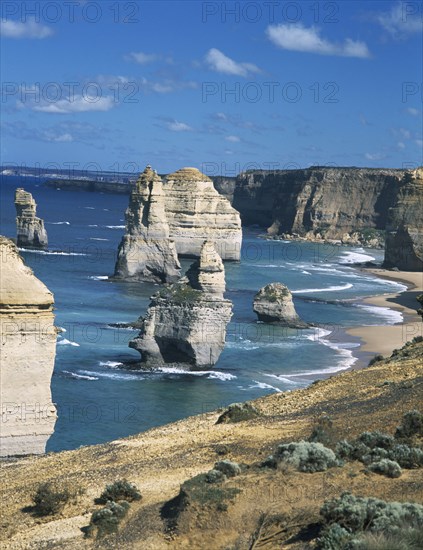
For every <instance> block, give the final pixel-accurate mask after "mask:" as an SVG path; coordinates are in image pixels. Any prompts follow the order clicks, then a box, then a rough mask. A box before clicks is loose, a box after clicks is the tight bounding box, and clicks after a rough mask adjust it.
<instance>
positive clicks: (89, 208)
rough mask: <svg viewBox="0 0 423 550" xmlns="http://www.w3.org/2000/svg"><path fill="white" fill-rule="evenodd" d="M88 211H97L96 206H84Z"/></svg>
mask: <svg viewBox="0 0 423 550" xmlns="http://www.w3.org/2000/svg"><path fill="white" fill-rule="evenodd" d="M84 208H85V209H86V210H95V207H94V206H84Z"/></svg>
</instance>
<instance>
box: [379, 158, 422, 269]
mask: <svg viewBox="0 0 423 550" xmlns="http://www.w3.org/2000/svg"><path fill="white" fill-rule="evenodd" d="M384 266H385V267H397V268H398V269H402V270H405V271H423V167H421V168H417V169H416V170H413V171H409V172H406V173H405V174H404V177H403V179H402V180H401V184H400V191H399V194H398V197H397V200H396V203H395V205H394V206H393V208H391V210H390V212H389V219H388V223H387V226H386V244H385V261H384Z"/></svg>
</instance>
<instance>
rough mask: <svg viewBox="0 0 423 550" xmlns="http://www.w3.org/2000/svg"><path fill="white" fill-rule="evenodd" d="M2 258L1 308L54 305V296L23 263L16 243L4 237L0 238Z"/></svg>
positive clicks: (0, 280) (0, 281) (0, 278)
mask: <svg viewBox="0 0 423 550" xmlns="http://www.w3.org/2000/svg"><path fill="white" fill-rule="evenodd" d="M0 258H1V277H0V306H26V305H28V306H31V305H37V306H49V305H52V304H53V302H54V299H53V294H52V293H51V292H50V291H49V290H48V288H47V287H46V286H45V284H44V283H42V282H41V281H40V280H39V279H37V277H35V275H34V274H33V272H32V270H31V269H30V268H29V267H27V266H26V265H25V264H24V263H23V260H22V258H21V256H20V255H19V252H18V249H17V248H16V246H15V245H14V243H13V242H12V241H11V240H9V239H7V238H6V237H2V236H0Z"/></svg>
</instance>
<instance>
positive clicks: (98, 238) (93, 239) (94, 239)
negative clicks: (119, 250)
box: [90, 237, 110, 241]
mask: <svg viewBox="0 0 423 550" xmlns="http://www.w3.org/2000/svg"><path fill="white" fill-rule="evenodd" d="M109 240H110V239H101V238H100V237H90V241H109Z"/></svg>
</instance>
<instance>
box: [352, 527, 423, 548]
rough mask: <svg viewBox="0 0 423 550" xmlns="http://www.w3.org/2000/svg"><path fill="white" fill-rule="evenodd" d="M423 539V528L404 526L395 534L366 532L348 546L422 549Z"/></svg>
mask: <svg viewBox="0 0 423 550" xmlns="http://www.w3.org/2000/svg"><path fill="white" fill-rule="evenodd" d="M422 540H423V528H420V529H410V528H407V527H404V528H403V529H402V530H401V532H400V533H397V534H395V535H385V534H383V533H364V534H362V535H361V536H360V537H359V538H358V539H355V540H354V541H353V545H350V546H347V548H351V550H421V548H422Z"/></svg>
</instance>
